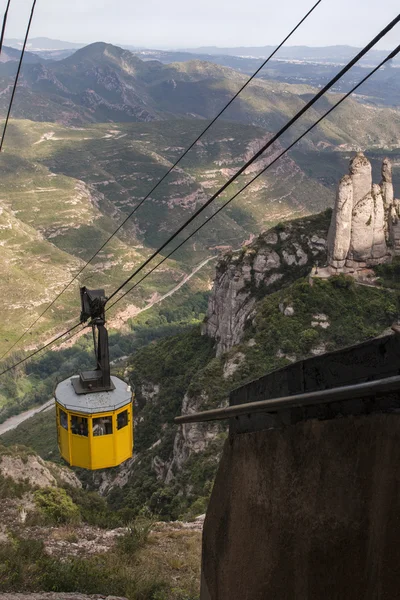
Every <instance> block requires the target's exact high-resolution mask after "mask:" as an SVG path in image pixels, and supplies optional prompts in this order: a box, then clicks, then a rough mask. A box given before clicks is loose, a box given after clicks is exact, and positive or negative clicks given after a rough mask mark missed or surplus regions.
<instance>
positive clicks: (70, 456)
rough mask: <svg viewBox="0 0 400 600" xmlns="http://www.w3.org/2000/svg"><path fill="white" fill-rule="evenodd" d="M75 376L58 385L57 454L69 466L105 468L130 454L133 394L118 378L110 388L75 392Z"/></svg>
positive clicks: (113, 379) (131, 446)
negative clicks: (102, 390) (113, 387)
mask: <svg viewBox="0 0 400 600" xmlns="http://www.w3.org/2000/svg"><path fill="white" fill-rule="evenodd" d="M74 379H75V380H76V379H78V378H73V377H71V378H70V379H66V380H65V381H63V382H62V383H60V384H59V385H58V386H57V389H56V393H55V397H56V407H57V436H58V447H59V449H60V454H61V456H62V457H63V458H64V460H66V461H67V462H68V463H69V464H70V465H71V466H72V467H83V468H84V469H106V468H108V467H116V466H117V465H119V464H121V463H122V462H124V461H125V460H127V459H128V458H131V456H132V448H133V423H132V394H131V391H130V388H129V386H127V384H126V383H125V382H124V381H122V380H121V379H119V378H118V377H111V381H112V383H113V384H114V386H115V389H114V390H112V391H109V392H107V391H105V392H95V393H90V394H79V395H78V394H76V392H75V389H74Z"/></svg>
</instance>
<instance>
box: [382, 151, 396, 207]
mask: <svg viewBox="0 0 400 600" xmlns="http://www.w3.org/2000/svg"><path fill="white" fill-rule="evenodd" d="M381 188H382V196H383V202H384V205H385V208H386V210H389V209H390V207H391V206H392V204H393V200H394V193H393V181H392V163H391V162H390V160H389V159H388V158H385V159H384V161H383V163H382V181H381Z"/></svg>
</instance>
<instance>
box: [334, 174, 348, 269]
mask: <svg viewBox="0 0 400 600" xmlns="http://www.w3.org/2000/svg"><path fill="white" fill-rule="evenodd" d="M352 212H353V182H352V179H351V177H350V175H345V176H344V177H342V179H341V180H340V183H339V187H338V191H337V196H336V202H335V207H334V209H333V213H332V221H331V226H330V228H329V233H328V254H329V257H330V264H332V266H334V267H336V268H341V267H344V265H345V262H346V258H347V255H348V252H349V249H350V241H351V216H352Z"/></svg>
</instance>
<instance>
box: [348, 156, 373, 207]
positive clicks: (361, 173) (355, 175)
mask: <svg viewBox="0 0 400 600" xmlns="http://www.w3.org/2000/svg"><path fill="white" fill-rule="evenodd" d="M350 175H351V179H352V182H353V204H354V206H356V205H357V204H358V203H359V202H360V201H361V200H362V199H363V198H364V197H365V196H366V195H367V194H370V193H371V188H372V167H371V163H370V162H369V160H368V159H367V158H366V157H365V156H364V154H363V153H362V152H358V153H357V155H356V156H355V157H354V158H353V160H352V161H350Z"/></svg>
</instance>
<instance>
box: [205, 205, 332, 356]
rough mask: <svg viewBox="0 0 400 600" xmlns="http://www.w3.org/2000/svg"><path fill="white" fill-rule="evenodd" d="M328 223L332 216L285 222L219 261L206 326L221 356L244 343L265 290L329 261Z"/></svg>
mask: <svg viewBox="0 0 400 600" xmlns="http://www.w3.org/2000/svg"><path fill="white" fill-rule="evenodd" d="M328 225H329V216H328V215H322V216H316V217H307V218H304V219H299V220H297V221H292V222H289V223H285V224H284V225H280V226H278V227H275V228H273V229H271V230H269V231H267V232H265V233H262V234H261V235H260V236H259V237H258V238H257V239H256V240H255V241H254V242H252V243H251V244H249V246H247V247H246V248H243V249H242V250H241V251H239V252H236V253H231V254H227V255H225V256H224V257H223V258H222V259H221V260H220V261H219V263H218V266H217V272H216V277H215V281H214V286H213V289H212V292H211V296H210V299H209V304H208V311H207V319H206V321H205V323H204V326H203V333H204V334H206V335H208V336H209V337H212V338H214V339H215V340H216V342H217V356H220V355H221V354H223V353H224V352H227V351H228V350H229V349H230V348H232V347H233V346H235V345H236V344H239V343H240V341H241V339H242V337H243V333H244V330H245V327H246V323H247V321H248V320H249V319H251V315H252V311H253V309H254V306H255V303H256V300H257V296H258V295H259V294H260V293H261V294H267V293H272V292H274V291H276V289H278V288H279V287H281V286H282V285H285V284H287V283H288V282H290V281H292V280H293V278H297V277H299V276H301V275H302V274H303V275H306V274H307V273H309V271H310V268H311V267H312V266H313V265H314V264H316V263H319V264H322V263H324V262H325V261H326V233H327V229H328ZM289 267H292V269H289ZM292 273H293V274H292Z"/></svg>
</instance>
